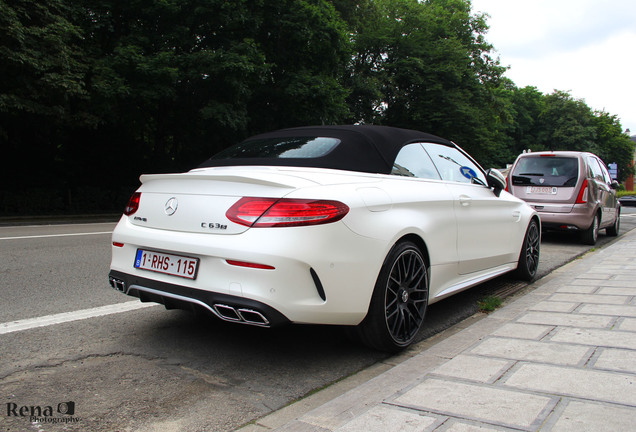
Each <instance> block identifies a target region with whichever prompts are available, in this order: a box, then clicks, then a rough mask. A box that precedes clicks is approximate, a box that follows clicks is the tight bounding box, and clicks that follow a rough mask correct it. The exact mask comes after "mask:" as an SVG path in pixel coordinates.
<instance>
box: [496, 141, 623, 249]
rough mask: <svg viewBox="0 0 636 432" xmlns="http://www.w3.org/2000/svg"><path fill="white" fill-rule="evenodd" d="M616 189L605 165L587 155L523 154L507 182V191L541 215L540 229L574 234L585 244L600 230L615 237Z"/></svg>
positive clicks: (590, 242) (617, 207) (618, 206)
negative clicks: (578, 232) (567, 231)
mask: <svg viewBox="0 0 636 432" xmlns="http://www.w3.org/2000/svg"><path fill="white" fill-rule="evenodd" d="M617 188H618V182H616V181H615V180H612V178H611V177H610V175H609V172H608V170H607V167H606V166H605V164H604V163H603V161H602V160H601V159H600V158H599V157H598V156H596V155H594V154H592V153H585V152H571V151H550V152H536V153H523V154H521V155H519V157H517V160H516V161H515V163H514V165H513V166H512V169H511V170H510V174H509V178H508V191H509V192H510V193H512V194H513V195H514V196H516V197H518V198H521V199H522V200H524V201H526V202H527V203H528V204H530V206H532V207H533V208H534V209H535V210H536V211H537V212H539V215H540V216H541V225H542V228H543V229H544V230H550V229H553V230H577V231H580V232H581V239H582V241H583V243H585V244H589V245H593V244H595V243H596V240H597V238H598V232H599V230H600V229H605V231H606V233H607V235H610V236H617V235H618V230H619V226H620V210H621V209H620V203H619V202H618V199H617V197H616V189H617Z"/></svg>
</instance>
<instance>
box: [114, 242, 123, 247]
mask: <svg viewBox="0 0 636 432" xmlns="http://www.w3.org/2000/svg"><path fill="white" fill-rule="evenodd" d="M113 246H115V247H124V244H123V243H119V242H113Z"/></svg>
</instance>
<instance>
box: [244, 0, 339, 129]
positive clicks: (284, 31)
mask: <svg viewBox="0 0 636 432" xmlns="http://www.w3.org/2000/svg"><path fill="white" fill-rule="evenodd" d="M253 19H254V21H255V22H254V25H253V26H252V28H253V30H252V31H251V32H250V35H251V36H250V37H252V38H254V40H256V41H257V43H258V47H259V50H260V52H261V53H262V55H263V56H264V59H265V63H266V64H267V66H268V71H267V73H266V75H264V79H263V83H262V85H260V86H258V87H256V88H254V91H253V94H252V97H251V98H250V106H249V112H250V130H251V131H254V132H261V131H264V130H271V129H276V128H280V127H288V126H298V125H307V124H334V123H342V122H343V121H344V119H346V118H347V117H348V115H349V108H348V106H347V103H346V97H347V95H348V90H347V88H346V87H345V86H344V85H343V83H342V81H343V74H344V73H345V66H346V64H347V61H348V59H349V58H350V56H351V45H350V42H349V39H348V37H347V28H346V24H345V22H344V21H343V20H342V19H341V18H340V15H339V14H338V13H337V11H336V10H335V8H334V6H333V5H332V4H331V2H329V1H325V0H277V1H265V2H261V4H260V5H259V7H257V8H255V10H254V17H253Z"/></svg>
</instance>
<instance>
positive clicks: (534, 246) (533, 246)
mask: <svg viewBox="0 0 636 432" xmlns="http://www.w3.org/2000/svg"><path fill="white" fill-rule="evenodd" d="M540 250H541V230H540V229H539V222H537V220H536V219H532V220H531V221H530V224H528V229H526V235H525V237H524V239H523V245H522V246H521V253H520V254H519V262H518V263H517V272H516V276H517V277H518V278H519V279H522V280H525V281H531V280H533V279H534V278H535V277H536V276H537V269H538V268H539V255H540Z"/></svg>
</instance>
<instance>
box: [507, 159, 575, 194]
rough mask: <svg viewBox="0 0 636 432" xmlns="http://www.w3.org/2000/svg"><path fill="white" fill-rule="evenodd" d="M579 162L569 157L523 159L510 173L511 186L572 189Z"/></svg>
mask: <svg viewBox="0 0 636 432" xmlns="http://www.w3.org/2000/svg"><path fill="white" fill-rule="evenodd" d="M578 176H579V160H578V159H577V158H570V157H540V156H536V157H524V158H521V159H520V160H519V162H518V163H517V165H516V166H515V169H514V171H513V172H512V184H513V186H524V185H537V186H557V187H574V186H575V185H576V181H577V179H578Z"/></svg>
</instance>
